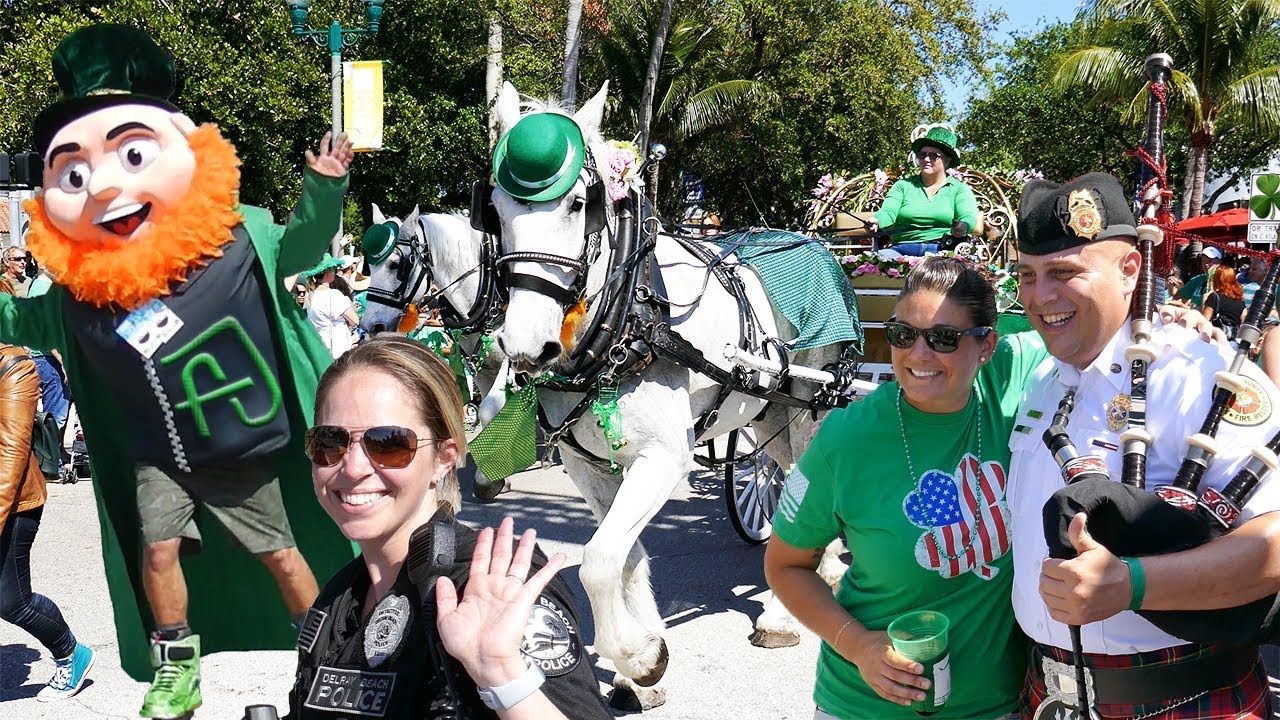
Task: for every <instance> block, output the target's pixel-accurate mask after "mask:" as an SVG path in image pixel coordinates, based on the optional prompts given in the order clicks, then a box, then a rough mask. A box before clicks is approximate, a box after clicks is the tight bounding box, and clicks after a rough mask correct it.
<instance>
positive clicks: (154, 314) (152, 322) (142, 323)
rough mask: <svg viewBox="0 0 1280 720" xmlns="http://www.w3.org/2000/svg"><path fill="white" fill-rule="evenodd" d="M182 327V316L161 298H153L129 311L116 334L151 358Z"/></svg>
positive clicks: (140, 353) (143, 355)
mask: <svg viewBox="0 0 1280 720" xmlns="http://www.w3.org/2000/svg"><path fill="white" fill-rule="evenodd" d="M181 329H182V318H180V317H178V316H177V315H176V314H175V313H174V312H173V311H172V310H170V309H169V308H168V306H166V305H165V304H164V303H162V302H160V301H159V300H152V301H151V302H149V303H147V304H146V305H143V306H142V307H140V308H138V309H137V310H134V311H133V312H131V313H129V315H128V316H127V317H126V318H125V319H124V320H122V321H121V322H120V325H119V327H117V328H116V334H117V335H119V336H120V337H122V338H124V340H125V342H127V343H129V345H131V346H132V347H133V349H134V350H137V351H138V354H139V355H141V356H142V357H144V358H150V357H151V356H152V355H154V354H155V353H156V350H159V349H160V346H161V345H163V344H165V343H166V342H168V341H169V339H170V338H172V337H173V336H174V335H176V334H177V333H178V331H179V330H181Z"/></svg>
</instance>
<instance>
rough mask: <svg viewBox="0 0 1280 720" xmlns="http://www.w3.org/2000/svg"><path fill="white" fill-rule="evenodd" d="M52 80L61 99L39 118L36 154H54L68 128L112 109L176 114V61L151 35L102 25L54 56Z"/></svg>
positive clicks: (76, 36) (82, 32)
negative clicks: (123, 107) (139, 107)
mask: <svg viewBox="0 0 1280 720" xmlns="http://www.w3.org/2000/svg"><path fill="white" fill-rule="evenodd" d="M53 76H54V78H56V79H57V81H58V87H59V88H60V89H61V90H62V98H61V99H60V100H58V101H57V102H55V103H54V104H53V105H50V106H49V107H48V108H46V109H45V110H44V112H41V113H40V115H39V116H37V117H36V121H35V141H36V151H37V152H39V153H40V156H41V157H44V155H45V154H46V153H47V152H48V150H49V144H50V143H51V142H53V136H54V135H57V134H58V131H59V130H61V129H62V128H63V127H65V126H66V125H67V124H69V123H71V122H72V121H74V120H77V119H79V118H81V117H84V116H85V115H88V114H89V113H92V112H95V111H97V110H101V109H103V108H107V107H111V106H113V105H127V104H140V105H154V106H156V107H160V108H164V109H165V110H169V111H172V112H178V108H176V107H174V106H173V105H172V104H170V103H169V96H171V95H173V91H174V88H175V87H176V86H177V73H176V71H175V69H174V64H173V56H171V55H170V54H169V53H167V52H165V50H164V49H163V48H161V47H160V46H159V45H157V44H156V41H155V40H152V39H151V36H150V35H148V34H147V33H145V32H143V31H142V30H139V29H138V28H135V27H131V26H129V25H114V24H110V23H103V24H99V25H90V26H89V27H85V28H81V29H79V30H76V31H75V32H73V33H71V34H70V35H68V36H67V37H66V38H64V39H63V41H62V42H61V43H59V44H58V48H57V49H56V50H54V51H53Z"/></svg>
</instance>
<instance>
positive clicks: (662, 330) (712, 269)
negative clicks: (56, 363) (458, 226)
mask: <svg viewBox="0 0 1280 720" xmlns="http://www.w3.org/2000/svg"><path fill="white" fill-rule="evenodd" d="M590 173H591V175H592V176H593V179H592V180H591V181H590V182H589V184H588V185H587V207H586V208H585V211H586V212H587V213H588V215H587V227H586V231H585V233H584V235H585V236H586V237H585V238H584V240H585V241H586V242H584V243H583V250H582V253H581V254H580V255H579V257H577V258H571V257H565V256H561V255H552V254H549V253H538V252H518V253H502V254H499V255H498V256H497V257H496V261H495V266H496V267H497V268H499V273H500V278H501V279H503V280H506V283H507V285H506V286H507V287H520V288H524V289H528V290H532V291H533V292H537V293H540V294H542V295H545V296H547V297H550V298H552V299H553V300H555V301H556V302H557V303H558V304H559V305H560V306H561V308H562V309H564V310H566V311H567V310H568V309H569V308H571V307H573V306H574V305H576V304H578V303H579V302H586V303H587V304H588V305H590V304H594V303H595V302H599V303H600V306H599V309H598V310H597V312H596V313H595V315H594V317H593V319H592V322H591V324H590V325H589V326H588V328H587V329H586V331H585V332H584V333H583V336H582V339H581V340H580V341H579V343H578V344H577V346H576V347H575V348H574V350H573V351H572V353H571V354H570V356H569V358H568V361H567V365H568V367H567V368H563V367H562V371H561V373H560V374H559V375H557V376H555V377H554V379H552V380H551V381H549V382H546V383H542V386H543V387H546V388H547V389H551V390H556V391H561V392H577V393H583V398H582V400H581V401H579V402H578V403H577V405H575V406H574V407H573V409H572V410H570V411H569V413H568V415H566V416H565V418H564V419H563V420H561V421H560V423H559V424H556V423H554V422H552V421H551V420H550V419H549V418H548V417H547V415H546V413H545V411H544V410H543V408H542V406H541V405H540V404H539V407H538V421H539V425H540V426H541V427H542V429H543V431H544V432H545V433H546V435H547V444H548V445H549V446H555V445H557V444H560V443H564V444H566V445H568V446H569V447H570V448H571V449H572V450H574V451H575V453H577V454H579V455H580V456H582V457H583V458H584V459H587V460H588V461H595V462H596V463H598V464H600V465H602V466H604V465H608V463H607V462H606V461H604V460H601V459H600V458H597V457H595V455H594V454H593V453H591V452H590V451H588V450H587V449H586V448H584V447H582V445H581V444H580V443H579V442H578V441H577V440H576V439H574V437H573V436H572V434H570V433H569V430H570V428H571V427H572V426H573V424H574V423H576V422H577V421H578V420H579V419H580V418H581V417H582V415H583V414H585V413H586V411H587V410H588V409H589V408H590V407H591V404H592V402H593V401H594V400H595V399H596V397H597V395H598V392H599V389H600V388H601V387H605V386H611V385H613V386H616V385H617V384H618V383H620V382H621V381H623V380H624V379H626V378H628V377H631V376H633V375H636V374H638V373H640V372H641V371H643V370H644V369H645V368H647V367H648V366H649V365H650V364H651V363H652V362H653V360H654V359H655V358H656V357H658V356H661V357H662V358H664V359H666V360H669V361H671V362H673V363H675V364H677V365H680V366H682V367H685V368H687V369H690V370H693V371H695V372H698V373H701V374H702V375H704V376H706V377H708V378H709V379H711V380H712V381H713V382H715V383H716V384H718V385H719V387H720V389H719V392H718V393H717V397H716V399H715V401H714V402H713V403H712V406H711V408H710V409H708V410H707V411H706V412H704V413H703V414H702V415H701V416H700V417H698V418H697V420H696V421H695V423H694V428H693V429H694V435H695V437H696V436H699V435H701V434H702V432H703V431H705V430H706V429H707V428H709V427H710V426H711V425H713V424H714V423H715V421H716V419H717V417H718V415H719V411H720V408H721V407H722V406H723V404H724V402H725V401H726V400H727V399H728V397H729V396H730V395H731V394H733V393H734V392H740V393H744V394H747V395H751V396H753V397H757V398H761V399H763V400H765V401H766V402H767V403H768V404H766V406H765V410H767V409H768V407H769V405H770V404H773V403H777V404H779V405H783V406H786V407H792V408H798V409H802V410H809V411H812V412H814V413H817V412H818V411H820V410H828V409H830V408H832V407H836V406H838V405H843V404H845V403H846V402H847V401H848V400H847V395H846V394H845V392H844V390H845V389H847V386H848V383H849V382H850V381H852V379H853V377H854V368H855V367H856V355H854V354H852V353H851V352H850V350H851V349H849V348H847V349H846V351H845V352H843V353H842V354H841V357H840V360H839V361H838V362H836V363H832V364H829V365H828V366H826V367H824V368H823V369H824V370H827V371H829V372H832V373H833V374H834V375H835V376H836V378H837V381H836V382H835V383H833V386H832V387H826V386H824V387H823V388H822V389H820V390H819V391H818V392H817V393H816V394H815V395H814V397H813V399H811V400H802V399H800V398H797V397H794V396H792V395H790V394H788V393H787V390H789V389H790V379H789V378H788V376H787V371H786V366H787V357H786V352H785V346H783V344H782V342H781V341H780V340H777V339H773V338H766V339H765V340H764V341H763V342H761V341H760V340H759V337H760V335H761V334H762V333H761V330H760V322H759V319H758V318H757V317H755V315H754V313H753V312H752V310H751V304H750V302H749V301H748V298H747V295H746V287H745V285H744V284H743V282H742V280H741V278H739V277H738V274H737V272H736V269H735V266H734V265H733V264H730V263H726V262H724V260H725V259H726V258H727V257H728V255H729V254H730V251H725V252H723V253H720V254H717V253H715V252H713V251H712V250H710V249H709V248H707V247H705V246H704V245H703V244H701V243H699V242H697V241H695V240H694V239H693V238H688V237H682V236H679V235H668V236H667V237H670V238H672V239H673V240H675V241H677V242H678V243H679V244H680V245H681V247H683V248H684V249H685V250H686V251H687V252H689V253H690V254H691V255H693V256H694V257H695V258H696V259H697V260H698V261H699V262H701V263H702V264H704V265H706V267H707V270H708V272H709V273H710V274H711V275H713V276H714V277H715V278H716V280H717V281H718V282H719V283H720V284H721V285H722V286H723V287H724V288H725V290H726V291H728V292H729V293H730V294H731V295H732V296H733V297H734V298H735V299H736V300H737V304H738V320H739V326H740V337H742V338H743V344H744V347H745V348H747V349H749V350H751V351H753V352H754V351H755V350H756V349H757V348H759V347H760V346H761V345H764V346H765V347H769V346H772V347H774V348H775V349H776V350H777V352H778V355H779V361H780V362H781V364H782V366H783V371H782V373H781V374H780V376H779V382H778V384H777V385H776V386H775V387H774V388H772V389H766V388H763V387H761V386H760V385H758V384H757V383H756V382H754V381H753V380H752V379H751V376H750V374H749V373H748V372H747V371H745V370H743V369H742V368H734V369H733V370H724V369H722V368H721V367H719V366H717V365H715V364H713V363H712V362H710V361H709V360H707V358H706V356H704V355H703V353H702V352H701V351H700V350H698V349H697V348H696V347H694V346H693V345H692V344H691V343H690V342H689V341H688V340H686V339H685V338H684V337H683V336H682V335H681V334H680V333H679V332H678V331H676V330H675V329H674V328H672V327H671V325H670V323H669V322H668V321H667V319H668V318H669V317H670V312H671V302H670V300H668V299H667V298H666V296H665V294H664V292H663V291H664V288H662V287H659V285H660V283H661V277H660V276H659V275H658V273H657V259H656V257H655V256H654V248H655V247H656V245H657V238H658V235H659V233H658V223H657V219H656V217H655V216H654V215H653V211H652V208H651V207H650V206H649V204H648V203H647V201H646V200H645V199H644V197H643V196H642V195H641V194H640V193H638V192H636V191H631V192H629V193H628V194H627V196H626V197H625V198H623V199H621V200H619V201H617V202H615V203H614V208H615V211H616V215H617V220H618V224H617V228H618V230H617V232H616V233H612V234H610V235H609V252H610V256H609V265H608V275H607V276H606V279H605V282H604V286H603V287H602V288H601V289H600V290H599V291H597V293H596V294H595V295H593V296H591V297H590V298H588V297H586V275H587V269H588V268H589V267H590V266H591V265H592V264H593V263H594V261H595V260H596V259H598V257H599V253H600V252H601V247H600V241H599V235H600V233H601V232H603V231H604V229H605V226H606V222H605V220H606V218H605V207H604V202H605V195H604V193H605V187H604V182H603V180H602V179H601V178H600V175H599V173H598V171H596V169H595V167H594V165H591V166H590ZM490 192H491V191H490V188H489V187H488V184H487V183H476V184H475V186H474V187H473V194H472V215H471V216H472V218H473V219H472V222H473V224H474V225H475V226H476V227H478V228H482V229H483V230H484V232H485V233H486V235H491V234H500V232H501V228H500V226H499V225H498V218H497V212H496V209H494V207H493V202H492V199H491V197H490V194H489V193H490ZM637 235H640V236H641V237H640V238H639V239H638V240H637ZM521 261H531V262H541V263H547V264H552V265H558V266H561V267H566V268H570V269H572V270H574V271H576V277H575V278H574V282H573V284H572V285H571V286H570V287H569V288H564V287H561V286H559V285H555V284H554V283H551V282H548V281H547V280H544V279H542V278H539V277H534V276H529V275H524V274H521V273H514V272H510V271H507V272H505V273H503V272H502V270H501V268H502V267H503V266H505V265H509V264H510V263H513V262H521ZM765 410H762V411H761V412H760V415H758V416H757V419H758V418H759V417H760V416H762V415H763V414H764V412H765Z"/></svg>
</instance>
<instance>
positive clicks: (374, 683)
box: [303, 665, 396, 718]
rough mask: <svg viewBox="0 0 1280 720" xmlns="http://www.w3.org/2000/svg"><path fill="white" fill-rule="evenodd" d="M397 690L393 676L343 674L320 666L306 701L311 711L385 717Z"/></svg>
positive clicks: (388, 673) (338, 669) (342, 670)
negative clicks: (393, 694)
mask: <svg viewBox="0 0 1280 720" xmlns="http://www.w3.org/2000/svg"><path fill="white" fill-rule="evenodd" d="M395 688H396V674H395V673H392V672H371V671H369V670H345V669H342V668H331V667H326V666H324V665H321V666H320V667H318V668H316V676H315V679H314V680H312V681H311V690H310V691H309V692H308V693H307V701H306V702H305V703H303V704H304V705H306V706H307V707H309V708H312V709H313V710H326V711H328V712H338V713H350V714H352V715H363V716H365V717H379V718H380V717H386V716H387V707H388V706H389V705H390V704H391V694H392V693H393V692H394V691H395Z"/></svg>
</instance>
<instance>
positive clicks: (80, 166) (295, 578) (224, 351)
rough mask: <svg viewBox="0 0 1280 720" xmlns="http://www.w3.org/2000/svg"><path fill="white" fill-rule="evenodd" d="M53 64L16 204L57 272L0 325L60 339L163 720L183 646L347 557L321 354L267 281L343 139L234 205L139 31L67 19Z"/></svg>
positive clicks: (283, 616)
mask: <svg viewBox="0 0 1280 720" xmlns="http://www.w3.org/2000/svg"><path fill="white" fill-rule="evenodd" d="M53 68H54V75H55V76H56V78H57V80H58V84H59V86H60V87H61V89H62V92H63V95H64V96H63V98H62V99H61V100H59V101H58V102H56V103H54V104H53V105H52V106H50V107H49V108H48V109H46V110H45V111H44V112H43V113H41V114H40V116H39V117H38V118H37V119H36V122H35V140H36V148H37V151H38V152H39V153H40V154H41V157H42V158H43V159H44V189H43V191H42V194H41V195H40V197H39V198H38V199H36V200H34V201H29V202H28V203H27V205H26V209H27V211H28V212H29V213H30V214H31V232H30V234H29V235H28V237H27V245H28V248H29V249H30V250H31V252H32V254H33V255H35V257H36V258H38V259H39V261H40V262H41V264H43V265H44V266H45V267H46V268H48V269H49V270H50V271H52V273H53V275H54V277H55V278H56V284H55V285H54V287H53V289H51V290H50V291H49V292H48V293H47V294H45V295H42V296H40V297H35V298H30V299H14V298H12V297H10V296H2V297H0V337H3V339H4V340H5V341H8V342H13V343H16V344H20V345H26V346H29V347H33V348H37V349H41V350H50V349H57V350H59V351H61V353H62V357H63V359H64V362H65V367H66V371H67V375H68V377H69V378H70V382H71V385H72V387H74V388H75V391H76V403H77V405H78V407H79V411H80V419H81V422H82V424H83V427H84V430H85V440H86V442H87V443H88V446H89V455H90V458H91V460H90V462H91V465H92V468H93V478H94V481H95V483H96V484H97V490H98V492H97V502H98V510H99V521H100V526H101V530H102V548H103V556H104V560H105V565H106V571H107V580H108V584H109V587H110V593H111V600H112V604H113V607H114V613H115V622H116V633H117V637H118V640H119V643H120V653H121V662H122V665H123V666H124V668H125V670H126V671H127V672H129V673H130V674H131V675H133V676H134V677H139V678H141V677H146V676H147V669H148V668H147V665H148V663H147V657H148V652H147V650H148V644H147V638H148V632H150V640H151V642H150V646H149V649H150V653H149V654H150V661H151V663H150V664H151V667H152V668H153V669H154V679H153V681H152V685H151V688H150V690H149V691H148V693H147V696H146V698H145V700H144V701H143V707H142V716H143V717H150V718H176V717H182V716H184V715H186V714H187V713H189V712H190V711H192V710H194V709H195V708H196V707H198V706H199V705H200V680H199V667H200V666H199V662H200V654H201V651H202V650H203V651H204V652H212V651H216V650H229V649H258V648H287V647H290V646H292V644H293V643H294V641H295V639H296V636H297V633H296V630H294V629H293V627H292V625H291V619H293V618H296V617H298V616H301V615H302V614H303V613H305V611H306V609H307V608H308V607H309V606H310V605H311V603H312V602H313V601H314V599H315V596H316V594H317V588H316V581H315V577H314V575H313V570H314V572H315V574H318V575H320V576H321V577H329V576H330V575H331V574H332V573H333V572H335V571H336V570H338V569H339V568H340V567H341V566H342V565H344V564H345V563H346V562H348V561H349V560H350V558H351V557H352V554H353V553H352V549H351V546H350V544H349V543H348V542H347V541H346V540H345V539H344V538H343V537H342V536H341V535H340V534H339V533H338V531H337V530H336V528H335V527H334V526H333V524H332V523H331V522H330V521H329V520H328V518H327V517H326V516H325V514H324V512H323V511H322V510H321V509H320V507H319V505H318V504H317V503H316V501H315V497H314V493H313V491H312V489H311V481H310V466H309V464H308V462H307V460H306V456H305V455H304V453H303V451H302V442H303V432H304V430H305V428H306V427H308V426H309V424H310V422H311V419H312V406H313V402H314V396H315V387H316V383H317V381H318V379H319V376H320V374H321V372H323V370H324V369H325V368H326V367H327V366H328V364H329V362H330V357H329V353H328V352H326V350H325V348H324V346H323V345H322V344H321V343H320V339H319V338H318V337H317V336H316V334H315V332H314V330H312V328H311V326H310V324H309V323H308V322H307V320H306V317H305V316H304V315H303V314H302V313H301V311H300V310H299V308H298V307H297V305H296V303H295V302H294V301H293V298H292V296H291V295H290V294H289V293H288V292H286V290H285V287H284V284H283V282H282V278H284V277H287V276H290V275H294V274H297V273H299V272H301V271H303V270H305V269H307V268H308V267H310V266H312V265H314V264H315V263H316V261H317V260H319V258H320V257H321V254H322V253H323V252H324V249H325V247H326V246H327V244H328V243H329V241H330V239H331V238H332V237H333V236H334V234H335V232H336V230H337V228H338V221H339V213H340V210H341V205H342V195H343V193H344V191H345V189H346V184H347V168H348V167H349V165H350V162H351V157H352V153H351V146H350V144H349V143H348V142H347V141H346V139H345V137H343V136H340V137H339V138H338V139H336V141H335V142H333V143H332V144H331V143H330V142H329V136H328V135H325V138H324V140H322V141H321V149H320V153H319V155H312V153H311V152H310V151H308V152H307V169H306V170H305V172H304V177H303V181H302V198H301V200H300V201H299V203H298V206H297V207H296V209H295V210H294V213H293V215H292V218H291V219H290V221H289V223H288V225H286V226H281V225H276V224H274V223H273V222H272V219H271V216H270V214H269V213H268V212H267V211H265V210H263V209H260V208H256V207H250V206H247V205H241V204H239V201H238V198H237V194H238V188H239V170H238V167H239V160H238V159H237V157H236V154H235V149H234V148H233V147H232V146H231V144H230V143H228V142H227V141H226V140H225V139H223V137H222V136H221V134H220V133H219V132H218V129H217V128H216V127H215V126H213V125H203V126H200V127H196V126H195V125H194V123H192V121H191V120H190V119H188V118H187V117H186V116H185V115H183V114H182V113H181V112H180V111H179V110H178V109H177V108H176V107H175V106H173V105H171V104H170V103H169V100H168V98H169V96H170V95H171V93H172V92H173V90H174V85H175V73H174V63H173V60H172V58H171V57H170V56H169V55H168V53H166V52H165V51H164V50H162V49H161V48H160V47H158V46H157V45H156V44H155V42H154V41H153V40H152V39H151V38H150V37H149V36H148V35H147V34H146V33H144V32H142V31H140V30H137V29H135V28H131V27H126V26H121V25H96V26H92V27H88V28H84V29H81V30H79V31H76V32H75V33H73V34H71V35H70V36H68V37H67V38H66V39H65V40H64V41H63V42H62V44H61V45H60V46H59V47H58V49H57V51H56V52H55V54H54V57H53ZM215 526H216V527H215ZM300 549H301V552H300V551H299V550H300ZM194 551H199V552H194ZM180 554H181V556H182V559H181V561H179V556H180ZM304 554H305V556H306V558H307V559H308V560H309V561H310V567H309V566H308V561H307V560H304V559H303V555H304ZM254 556H257V557H256V559H255V557H254ZM281 599H282V600H283V602H281ZM193 628H194V629H195V630H199V631H200V632H202V633H203V634H202V635H196V634H193Z"/></svg>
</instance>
